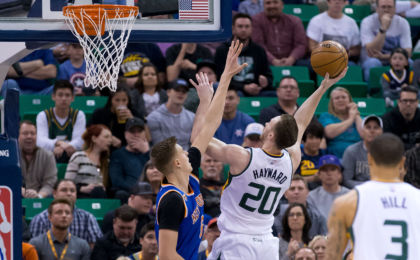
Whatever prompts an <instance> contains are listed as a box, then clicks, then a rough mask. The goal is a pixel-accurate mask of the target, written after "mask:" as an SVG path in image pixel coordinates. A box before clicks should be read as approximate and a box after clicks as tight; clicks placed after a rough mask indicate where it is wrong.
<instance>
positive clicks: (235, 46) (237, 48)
mask: <svg viewBox="0 0 420 260" xmlns="http://www.w3.org/2000/svg"><path fill="white" fill-rule="evenodd" d="M242 48H243V44H242V43H240V42H239V41H238V40H237V41H232V43H231V45H230V47H229V52H228V55H227V57H226V66H225V70H224V71H223V73H227V74H228V75H229V76H230V77H233V76H235V75H236V74H238V73H239V72H240V71H241V70H243V68H245V67H246V66H248V63H244V64H242V65H240V64H239V63H238V57H239V55H240V54H241V51H242Z"/></svg>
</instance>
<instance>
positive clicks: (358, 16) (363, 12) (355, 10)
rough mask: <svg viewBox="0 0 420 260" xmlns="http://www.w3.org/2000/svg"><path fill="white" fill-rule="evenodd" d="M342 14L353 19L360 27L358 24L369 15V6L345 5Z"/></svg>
mask: <svg viewBox="0 0 420 260" xmlns="http://www.w3.org/2000/svg"><path fill="white" fill-rule="evenodd" d="M343 12H344V13H345V14H346V15H348V16H350V17H351V18H353V19H354V20H355V21H356V23H357V24H358V25H359V26H360V22H361V21H362V20H363V18H365V17H366V16H368V15H370V13H371V10H370V5H346V6H345V7H344V9H343Z"/></svg>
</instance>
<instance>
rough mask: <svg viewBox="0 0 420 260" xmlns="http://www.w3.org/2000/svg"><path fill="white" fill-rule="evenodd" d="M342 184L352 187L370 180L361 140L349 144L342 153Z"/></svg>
mask: <svg viewBox="0 0 420 260" xmlns="http://www.w3.org/2000/svg"><path fill="white" fill-rule="evenodd" d="M343 167H344V170H343V186H346V187H347V188H349V189H353V188H354V186H356V185H359V184H361V183H363V182H365V181H368V180H370V173H369V164H368V161H367V151H366V148H365V147H364V145H363V141H360V142H357V143H355V144H352V145H350V146H349V147H347V149H346V150H345V151H344V154H343Z"/></svg>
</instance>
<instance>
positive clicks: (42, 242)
mask: <svg viewBox="0 0 420 260" xmlns="http://www.w3.org/2000/svg"><path fill="white" fill-rule="evenodd" d="M51 239H52V241H53V243H54V247H55V250H56V252H57V256H58V258H60V256H61V252H62V251H63V249H64V247H65V246H66V244H67V243H68V245H69V246H68V248H67V252H66V254H65V256H64V259H69V260H89V259H90V248H89V245H88V243H87V242H86V241H85V240H83V239H81V238H78V237H76V236H71V237H70V241H69V240H68V239H66V240H65V241H64V243H61V242H59V241H58V240H56V239H55V238H54V235H53V234H52V232H51ZM29 244H32V245H33V246H35V249H36V251H37V253H38V257H39V260H56V259H57V258H56V257H55V256H54V253H53V252H52V250H51V246H50V243H49V242H48V237H47V233H44V234H42V235H39V236H37V237H34V238H32V239H31V240H30V241H29Z"/></svg>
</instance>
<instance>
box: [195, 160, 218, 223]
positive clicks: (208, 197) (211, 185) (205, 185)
mask: <svg viewBox="0 0 420 260" xmlns="http://www.w3.org/2000/svg"><path fill="white" fill-rule="evenodd" d="M200 168H201V171H202V172H203V174H202V177H201V178H200V192H201V195H203V199H204V213H205V214H207V215H210V216H212V217H216V216H218V215H220V197H221V195H222V188H223V185H224V182H223V179H222V176H223V163H222V162H221V161H218V160H215V159H213V158H212V157H211V156H210V155H208V154H203V155H202V156H201V165H200Z"/></svg>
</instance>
